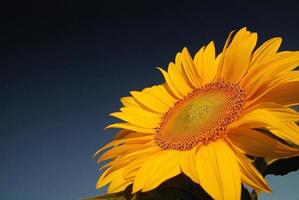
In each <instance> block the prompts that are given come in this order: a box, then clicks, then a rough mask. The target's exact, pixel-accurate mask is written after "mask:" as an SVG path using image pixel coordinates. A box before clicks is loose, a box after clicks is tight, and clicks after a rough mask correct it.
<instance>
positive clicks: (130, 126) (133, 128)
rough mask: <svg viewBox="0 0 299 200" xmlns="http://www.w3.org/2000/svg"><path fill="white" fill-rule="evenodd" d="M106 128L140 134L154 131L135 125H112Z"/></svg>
mask: <svg viewBox="0 0 299 200" xmlns="http://www.w3.org/2000/svg"><path fill="white" fill-rule="evenodd" d="M106 128H123V129H127V130H131V131H136V132H141V133H155V130H154V129H152V128H142V127H138V126H135V125H132V124H130V123H114V124H111V125H109V126H107V127H106Z"/></svg>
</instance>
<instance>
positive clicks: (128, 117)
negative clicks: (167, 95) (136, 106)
mask: <svg viewBox="0 0 299 200" xmlns="http://www.w3.org/2000/svg"><path fill="white" fill-rule="evenodd" d="M136 114H137V113H136ZM110 116H113V117H117V118H119V119H121V120H124V121H126V122H128V123H130V124H133V125H136V126H139V127H142V128H156V127H158V126H159V123H160V119H159V118H151V119H146V118H142V117H140V116H137V115H132V114H129V113H124V112H115V113H111V114H110Z"/></svg>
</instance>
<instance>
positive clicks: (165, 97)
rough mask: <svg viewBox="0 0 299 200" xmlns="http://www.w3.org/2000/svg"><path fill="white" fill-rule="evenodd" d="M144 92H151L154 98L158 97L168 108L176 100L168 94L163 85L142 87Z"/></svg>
mask: <svg viewBox="0 0 299 200" xmlns="http://www.w3.org/2000/svg"><path fill="white" fill-rule="evenodd" d="M144 92H146V93H148V94H151V95H152V96H154V97H155V98H157V99H159V100H160V101H161V102H163V103H164V104H165V105H167V107H168V109H169V108H170V107H172V106H173V105H174V103H175V102H176V101H177V100H176V99H175V98H173V97H172V96H171V94H169V92H168V91H167V90H166V89H165V87H164V86H163V85H156V86H153V87H150V88H146V89H144Z"/></svg>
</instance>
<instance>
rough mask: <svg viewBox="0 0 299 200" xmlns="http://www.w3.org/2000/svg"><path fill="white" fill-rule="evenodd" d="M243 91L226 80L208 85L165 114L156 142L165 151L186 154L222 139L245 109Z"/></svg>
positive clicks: (192, 93)
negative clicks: (227, 128) (177, 151)
mask: <svg viewBox="0 0 299 200" xmlns="http://www.w3.org/2000/svg"><path fill="white" fill-rule="evenodd" d="M244 96H245V95H244V91H243V90H242V89H241V88H240V87H239V86H238V85H236V84H231V83H227V82H223V81H218V82H215V83H210V84H207V85H205V86H203V87H201V88H199V89H196V90H194V91H192V92H191V93H189V94H188V95H187V96H185V97H184V98H183V99H181V100H179V101H178V102H177V103H176V104H175V105H174V106H173V108H171V109H170V110H169V111H168V112H167V113H165V114H164V116H163V118H162V121H161V124H160V126H159V128H157V129H156V135H155V141H156V143H157V144H158V145H159V146H160V147H161V148H163V149H165V150H166V149H175V150H180V151H186V150H190V149H192V148H193V147H194V146H196V145H197V144H203V145H206V144H208V143H210V142H212V141H216V140H218V139H219V138H221V137H223V136H224V135H225V133H226V127H227V126H228V125H229V124H230V123H232V122H233V121H235V120H236V119H238V118H239V116H240V114H241V113H242V110H243V104H244Z"/></svg>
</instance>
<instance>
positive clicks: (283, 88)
mask: <svg viewBox="0 0 299 200" xmlns="http://www.w3.org/2000/svg"><path fill="white" fill-rule="evenodd" d="M298 88H299V82H289V83H284V84H281V85H279V86H277V87H275V88H272V89H271V90H270V91H268V92H265V93H264V94H263V95H262V96H260V98H258V99H257V98H256V99H253V100H252V101H250V102H248V103H249V104H253V103H255V104H257V103H260V102H274V103H278V104H282V105H286V106H292V105H298V104H299V92H298Z"/></svg>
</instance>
